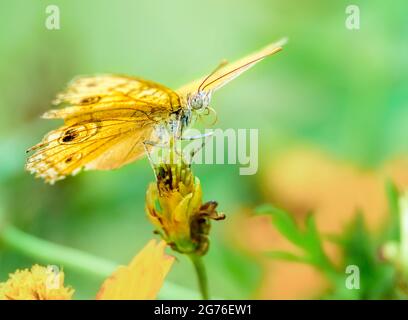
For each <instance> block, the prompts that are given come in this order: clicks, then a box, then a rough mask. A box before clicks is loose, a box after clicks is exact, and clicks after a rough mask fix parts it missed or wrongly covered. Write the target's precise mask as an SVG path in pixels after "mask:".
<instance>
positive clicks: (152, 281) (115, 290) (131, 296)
mask: <svg viewBox="0 0 408 320" xmlns="http://www.w3.org/2000/svg"><path fill="white" fill-rule="evenodd" d="M165 247H166V243H165V242H164V241H160V242H159V243H157V242H156V240H151V241H150V242H149V243H148V244H147V245H146V246H145V247H144V248H143V249H142V251H140V252H139V254H138V255H137V256H136V257H134V258H133V260H132V261H131V262H130V264H129V265H128V266H120V267H119V268H118V269H117V270H116V271H115V272H114V273H113V274H112V275H111V276H110V277H109V278H108V279H106V280H105V282H104V283H103V284H102V287H101V289H100V290H99V292H98V294H97V296H96V299H97V300H152V299H155V298H156V296H157V293H158V292H159V290H160V288H161V286H162V285H163V282H164V278H165V277H166V275H167V273H168V272H169V270H170V268H171V266H172V264H173V262H174V257H172V256H169V255H166V254H165V253H164V249H165Z"/></svg>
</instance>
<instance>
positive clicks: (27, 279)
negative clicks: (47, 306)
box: [0, 265, 74, 300]
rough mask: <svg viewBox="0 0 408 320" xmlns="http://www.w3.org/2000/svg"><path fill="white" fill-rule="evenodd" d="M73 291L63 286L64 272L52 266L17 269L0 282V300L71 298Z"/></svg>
mask: <svg viewBox="0 0 408 320" xmlns="http://www.w3.org/2000/svg"><path fill="white" fill-rule="evenodd" d="M73 293H74V290H73V289H72V288H70V287H64V272H62V271H58V270H57V269H55V268H54V267H52V266H49V267H42V266H39V265H34V266H32V268H31V270H28V269H24V270H17V271H16V272H15V273H13V274H10V278H9V279H8V280H7V281H6V282H3V283H0V300H71V299H72V295H73Z"/></svg>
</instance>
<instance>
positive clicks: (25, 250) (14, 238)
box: [0, 217, 199, 300]
mask: <svg viewBox="0 0 408 320" xmlns="http://www.w3.org/2000/svg"><path fill="white" fill-rule="evenodd" d="M0 218H1V217H0ZM0 242H2V243H3V244H5V245H7V246H9V247H11V248H13V249H15V250H16V251H18V252H20V253H22V254H24V255H27V256H29V257H31V258H33V259H35V260H38V261H41V262H45V263H52V264H56V265H61V266H63V267H64V268H67V269H68V268H70V269H72V270H76V271H79V272H82V273H85V274H87V275H90V276H96V277H98V278H101V279H105V278H107V277H109V276H110V275H111V274H112V272H113V271H115V270H116V268H117V267H118V266H119V264H118V263H115V262H112V261H109V260H105V259H102V258H99V257H95V256H93V255H91V254H88V253H85V252H83V251H80V250H77V249H73V248H68V247H64V246H61V245H58V244H55V243H51V242H49V241H46V240H42V239H39V238H37V237H34V236H32V235H30V234H27V233H25V232H23V231H21V230H19V229H17V228H15V227H13V226H11V225H5V226H4V227H3V228H0ZM198 297H199V295H198V294H197V293H196V292H194V291H191V290H189V289H187V288H184V287H181V286H179V285H177V284H174V283H170V282H165V283H164V285H163V287H162V289H161V290H160V292H159V295H158V298H159V299H177V300H182V299H197V298H198Z"/></svg>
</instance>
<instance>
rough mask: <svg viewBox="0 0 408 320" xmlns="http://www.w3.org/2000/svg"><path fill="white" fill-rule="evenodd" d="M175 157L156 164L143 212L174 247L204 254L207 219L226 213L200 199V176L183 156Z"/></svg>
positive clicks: (178, 249) (213, 202) (222, 217)
mask: <svg viewBox="0 0 408 320" xmlns="http://www.w3.org/2000/svg"><path fill="white" fill-rule="evenodd" d="M170 152H174V151H170ZM177 160H178V161H170V163H164V162H163V163H160V164H159V165H157V166H155V168H154V169H155V173H156V178H157V181H156V183H151V184H150V185H149V187H148V190H147V194H146V212H147V215H148V217H149V219H150V221H151V222H152V223H153V225H154V226H155V227H156V228H157V230H156V231H157V232H158V233H159V234H160V235H161V236H162V238H163V239H164V240H165V241H166V242H167V243H168V244H169V245H170V246H171V247H172V248H173V249H174V250H176V251H178V252H181V253H185V254H193V253H194V254H197V255H204V254H205V253H206V252H207V250H208V246H209V240H208V234H209V231H210V220H222V219H224V218H225V215H224V214H218V212H217V211H216V207H217V205H218V204H217V202H215V201H209V202H206V203H203V201H202V190H201V185H200V180H199V179H198V178H197V177H194V175H193V173H192V171H191V166H190V164H187V163H186V162H185V161H184V160H183V158H182V157H179V158H178V159H177Z"/></svg>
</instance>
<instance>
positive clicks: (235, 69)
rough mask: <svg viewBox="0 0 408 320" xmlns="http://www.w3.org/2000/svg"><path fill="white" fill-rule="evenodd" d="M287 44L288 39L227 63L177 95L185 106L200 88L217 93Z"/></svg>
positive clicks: (185, 87)
mask: <svg viewBox="0 0 408 320" xmlns="http://www.w3.org/2000/svg"><path fill="white" fill-rule="evenodd" d="M285 43H286V39H282V40H280V41H278V42H276V43H272V44H270V45H268V46H266V47H265V48H263V49H261V50H259V51H256V52H254V53H251V54H249V55H247V56H246V57H244V58H242V59H239V60H237V61H235V62H233V63H225V64H224V65H223V66H222V67H221V68H219V69H217V70H216V71H215V72H214V73H212V74H211V76H209V77H208V76H207V77H202V78H200V79H197V80H195V81H193V82H191V83H189V84H186V85H184V86H182V87H181V88H179V89H178V90H177V93H178V94H179V95H180V96H181V97H182V98H183V104H185V101H186V100H187V96H188V95H189V94H191V93H194V92H197V90H198V89H199V88H200V89H201V90H204V91H215V90H217V89H219V88H221V87H222V86H224V85H225V84H227V83H228V82H230V81H231V80H233V79H235V78H236V77H238V76H239V75H240V74H241V73H243V72H244V71H246V70H248V69H249V68H251V67H253V66H254V65H255V64H256V63H258V62H259V61H261V60H262V59H264V58H266V57H268V56H270V55H273V54H275V53H277V52H279V51H280V50H282V46H283V45H284V44H285Z"/></svg>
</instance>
